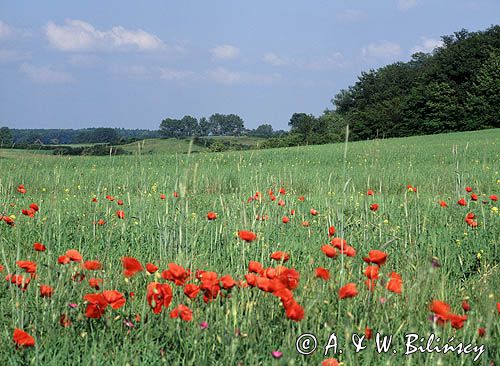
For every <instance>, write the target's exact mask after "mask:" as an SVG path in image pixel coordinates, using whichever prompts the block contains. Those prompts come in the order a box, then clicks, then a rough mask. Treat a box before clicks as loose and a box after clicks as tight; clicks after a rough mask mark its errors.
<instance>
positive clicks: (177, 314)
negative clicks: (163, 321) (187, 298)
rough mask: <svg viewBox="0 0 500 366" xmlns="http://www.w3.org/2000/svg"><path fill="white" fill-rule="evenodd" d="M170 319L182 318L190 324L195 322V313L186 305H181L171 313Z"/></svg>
mask: <svg viewBox="0 0 500 366" xmlns="http://www.w3.org/2000/svg"><path fill="white" fill-rule="evenodd" d="M170 317H171V318H172V319H175V318H181V319H182V320H184V321H186V322H188V321H191V320H193V311H192V310H191V309H190V308H188V307H187V306H186V305H182V304H180V305H179V306H177V307H176V308H175V309H174V310H172V311H171V312H170Z"/></svg>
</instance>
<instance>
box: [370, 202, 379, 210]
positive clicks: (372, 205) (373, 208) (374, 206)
mask: <svg viewBox="0 0 500 366" xmlns="http://www.w3.org/2000/svg"><path fill="white" fill-rule="evenodd" d="M370 210H372V211H373V212H375V211H377V210H378V204H376V203H372V204H371V205H370Z"/></svg>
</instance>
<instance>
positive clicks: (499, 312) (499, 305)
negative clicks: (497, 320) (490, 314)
mask: <svg viewBox="0 0 500 366" xmlns="http://www.w3.org/2000/svg"><path fill="white" fill-rule="evenodd" d="M497 311H498V314H499V315H500V302H497Z"/></svg>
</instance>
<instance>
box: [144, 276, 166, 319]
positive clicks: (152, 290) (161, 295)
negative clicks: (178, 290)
mask: <svg viewBox="0 0 500 366" xmlns="http://www.w3.org/2000/svg"><path fill="white" fill-rule="evenodd" d="M146 299H147V301H148V304H149V306H150V307H151V308H152V309H153V313H155V314H158V313H161V310H162V307H165V308H168V306H169V305H170V302H171V301H172V289H171V288H170V286H169V285H168V284H166V283H158V282H151V283H150V284H149V285H148V288H147V293H146Z"/></svg>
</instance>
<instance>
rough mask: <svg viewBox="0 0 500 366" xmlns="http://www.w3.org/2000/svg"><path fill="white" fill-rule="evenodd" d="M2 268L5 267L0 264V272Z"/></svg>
mask: <svg viewBox="0 0 500 366" xmlns="http://www.w3.org/2000/svg"><path fill="white" fill-rule="evenodd" d="M4 269H5V267H4V266H2V265H1V264H0V272H2V271H3V270H4Z"/></svg>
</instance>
